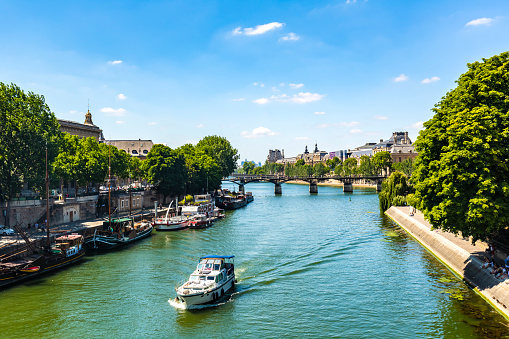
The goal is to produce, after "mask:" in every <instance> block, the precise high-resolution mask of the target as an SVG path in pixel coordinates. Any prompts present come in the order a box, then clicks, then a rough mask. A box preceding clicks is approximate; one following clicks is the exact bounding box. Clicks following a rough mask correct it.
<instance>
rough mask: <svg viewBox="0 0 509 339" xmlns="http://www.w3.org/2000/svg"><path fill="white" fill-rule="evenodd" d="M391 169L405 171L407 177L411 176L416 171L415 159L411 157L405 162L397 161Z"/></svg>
mask: <svg viewBox="0 0 509 339" xmlns="http://www.w3.org/2000/svg"><path fill="white" fill-rule="evenodd" d="M391 169H392V171H400V172H403V173H405V175H406V176H407V177H410V176H411V175H412V172H413V171H414V159H412V158H409V159H406V160H405V161H403V162H395V163H393V164H392V166H391Z"/></svg>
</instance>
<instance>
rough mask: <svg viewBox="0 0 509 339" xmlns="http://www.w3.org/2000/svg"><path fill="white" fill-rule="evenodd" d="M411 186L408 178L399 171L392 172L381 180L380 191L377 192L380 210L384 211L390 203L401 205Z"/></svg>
mask: <svg viewBox="0 0 509 339" xmlns="http://www.w3.org/2000/svg"><path fill="white" fill-rule="evenodd" d="M410 190H411V188H410V187H409V185H408V178H407V176H406V175H405V174H403V173H401V172H394V173H392V174H391V175H390V177H389V178H387V179H385V180H384V181H383V182H382V191H381V192H380V193H379V194H378V201H379V204H380V211H382V212H385V211H387V210H388V209H389V207H391V206H392V205H396V206H398V205H402V204H404V202H405V201H406V199H405V196H406V195H407V194H408V193H409V191H410Z"/></svg>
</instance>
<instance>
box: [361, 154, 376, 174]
mask: <svg viewBox="0 0 509 339" xmlns="http://www.w3.org/2000/svg"><path fill="white" fill-rule="evenodd" d="M358 172H359V174H362V175H375V173H376V168H375V166H374V164H373V163H372V161H371V157H370V156H368V155H362V156H361V163H360V165H359V169H358Z"/></svg>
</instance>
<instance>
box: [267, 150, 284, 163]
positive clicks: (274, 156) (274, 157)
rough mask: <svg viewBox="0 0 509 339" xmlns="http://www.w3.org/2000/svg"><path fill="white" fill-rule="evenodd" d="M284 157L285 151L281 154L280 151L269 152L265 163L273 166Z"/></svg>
mask: <svg viewBox="0 0 509 339" xmlns="http://www.w3.org/2000/svg"><path fill="white" fill-rule="evenodd" d="M284 157H285V150H283V152H281V151H280V150H278V149H276V150H271V149H270V150H269V155H268V156H267V162H268V163H269V164H273V163H275V162H276V161H278V160H281V159H284Z"/></svg>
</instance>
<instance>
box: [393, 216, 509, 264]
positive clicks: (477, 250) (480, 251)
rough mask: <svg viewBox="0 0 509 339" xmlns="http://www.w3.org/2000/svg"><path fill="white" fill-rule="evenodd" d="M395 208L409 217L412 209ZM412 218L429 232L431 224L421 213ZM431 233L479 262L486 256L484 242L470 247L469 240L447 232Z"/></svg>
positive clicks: (437, 231) (500, 255) (504, 256)
mask: <svg viewBox="0 0 509 339" xmlns="http://www.w3.org/2000/svg"><path fill="white" fill-rule="evenodd" d="M396 208H397V209H398V210H400V211H402V212H404V213H406V214H407V215H410V210H411V209H412V207H409V206H398V207H396ZM412 218H413V219H415V220H416V221H418V222H419V223H421V224H422V225H424V226H426V227H427V228H428V229H429V230H431V224H430V223H429V222H428V221H427V220H426V219H424V215H423V214H422V213H421V212H419V211H417V212H416V213H414V215H413V217H412ZM433 232H435V233H437V234H440V235H441V236H442V237H444V238H445V239H447V240H449V241H450V242H452V243H453V244H455V245H457V246H459V247H461V248H463V249H464V250H465V251H467V252H469V253H470V254H473V255H475V256H481V257H480V258H481V260H482V259H483V258H484V255H486V248H488V244H486V243H485V242H482V241H477V242H476V243H475V245H472V241H471V240H470V238H463V237H461V236H459V235H454V234H452V233H449V232H442V230H439V229H436V230H434V231H433ZM498 252H499V253H497V257H499V258H503V259H505V258H506V257H507V255H504V254H505V253H501V252H500V251H498Z"/></svg>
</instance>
